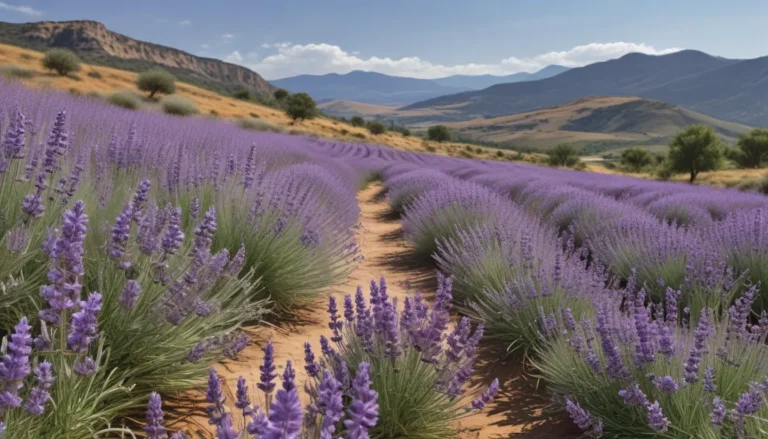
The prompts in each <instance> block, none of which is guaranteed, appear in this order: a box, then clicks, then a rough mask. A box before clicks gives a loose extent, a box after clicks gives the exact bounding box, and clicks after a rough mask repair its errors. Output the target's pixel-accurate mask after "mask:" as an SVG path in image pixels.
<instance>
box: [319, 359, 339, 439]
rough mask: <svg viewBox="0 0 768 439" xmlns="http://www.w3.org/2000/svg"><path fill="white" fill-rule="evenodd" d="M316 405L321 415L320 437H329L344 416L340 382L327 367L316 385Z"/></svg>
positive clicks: (329, 438)
mask: <svg viewBox="0 0 768 439" xmlns="http://www.w3.org/2000/svg"><path fill="white" fill-rule="evenodd" d="M317 407H318V409H319V410H320V413H321V414H322V415H323V425H322V427H321V431H320V437H321V438H323V439H325V438H328V439H331V438H332V437H333V433H334V432H335V431H336V423H337V422H339V420H341V418H342V416H344V404H343V402H342V392H341V383H340V382H338V381H337V380H336V379H335V378H334V377H333V374H332V373H331V372H330V371H329V370H328V369H325V370H323V379H322V381H320V386H319V387H318V393H317Z"/></svg>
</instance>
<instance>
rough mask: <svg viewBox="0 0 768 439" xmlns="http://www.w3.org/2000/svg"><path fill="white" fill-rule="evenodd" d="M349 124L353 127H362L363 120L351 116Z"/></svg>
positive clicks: (363, 124)
mask: <svg viewBox="0 0 768 439" xmlns="http://www.w3.org/2000/svg"><path fill="white" fill-rule="evenodd" d="M349 123H351V124H352V126H353V127H364V126H365V119H363V118H362V117H360V116H352V118H351V119H349Z"/></svg>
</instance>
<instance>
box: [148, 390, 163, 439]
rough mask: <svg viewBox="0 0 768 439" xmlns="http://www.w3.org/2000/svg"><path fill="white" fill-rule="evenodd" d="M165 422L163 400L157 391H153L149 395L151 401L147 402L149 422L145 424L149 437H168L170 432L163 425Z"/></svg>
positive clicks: (151, 438)
mask: <svg viewBox="0 0 768 439" xmlns="http://www.w3.org/2000/svg"><path fill="white" fill-rule="evenodd" d="M164 422H165V421H164V419H163V401H162V399H160V395H159V394H158V393H157V392H152V394H151V395H149V403H148V404H147V424H146V425H145V426H144V431H146V432H147V439H165V438H167V437H168V434H167V433H166V430H165V427H164V426H163V423H164Z"/></svg>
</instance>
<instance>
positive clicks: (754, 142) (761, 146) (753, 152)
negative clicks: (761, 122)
mask: <svg viewBox="0 0 768 439" xmlns="http://www.w3.org/2000/svg"><path fill="white" fill-rule="evenodd" d="M738 146H739V151H740V152H741V154H740V155H739V157H738V158H739V159H740V160H738V161H739V163H740V164H742V165H743V166H745V167H747V168H759V167H761V166H762V165H763V163H764V162H765V161H766V160H767V159H768V129H764V128H755V129H753V130H752V131H750V132H749V133H748V134H744V135H742V136H741V137H739V143H738Z"/></svg>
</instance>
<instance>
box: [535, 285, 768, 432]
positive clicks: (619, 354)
mask: <svg viewBox="0 0 768 439" xmlns="http://www.w3.org/2000/svg"><path fill="white" fill-rule="evenodd" d="M673 293H674V292H673ZM709 293H710V294H711V295H717V294H719V291H717V290H716V289H715V290H712V291H710V292H709ZM619 300H620V299H619ZM750 302H751V296H750V294H746V295H745V296H743V297H742V298H740V299H739V300H738V301H737V302H736V304H735V305H734V307H733V308H731V311H730V315H725V313H724V312H723V310H719V309H710V308H704V309H702V310H701V311H700V312H699V313H698V314H694V313H693V312H691V314H690V315H691V318H690V322H689V319H687V318H686V317H684V316H683V312H682V307H678V306H677V305H676V304H674V303H670V304H668V305H667V308H666V313H665V312H660V313H654V315H655V317H653V318H652V316H651V313H649V311H648V309H647V308H646V302H645V295H644V294H643V292H642V291H640V292H639V293H636V294H634V295H631V296H629V297H628V299H627V308H628V309H629V312H628V313H625V312H621V311H619V309H620V306H619V305H620V304H619V303H618V300H608V299H604V300H603V301H601V302H599V303H598V304H597V305H596V317H595V318H594V319H591V320H586V321H584V322H580V323H577V322H574V321H572V320H570V319H566V318H560V317H556V318H557V321H556V322H557V325H556V330H557V331H558V332H561V333H563V334H565V335H563V336H560V337H557V338H556V339H554V340H553V341H552V342H551V343H550V344H549V345H548V346H545V347H544V348H542V350H541V351H540V353H539V357H540V358H539V359H538V360H536V361H535V365H536V367H537V368H538V369H539V370H540V371H541V376H542V378H543V379H544V380H546V381H547V382H548V383H549V387H550V388H551V389H553V391H555V392H556V393H557V395H558V396H559V398H560V400H561V401H564V404H563V405H565V406H566V407H565V408H566V410H567V411H568V412H569V413H570V415H571V417H572V418H573V419H574V421H575V422H576V423H577V424H579V425H580V426H581V427H582V429H583V430H591V432H592V433H593V435H596V436H599V435H600V434H601V433H602V432H603V431H604V433H605V436H606V437H633V438H639V437H658V436H659V435H663V437H668V438H675V439H688V438H693V437H695V438H726V437H727V438H735V437H760V436H761V435H763V432H765V428H766V421H765V419H766V417H768V407H766V405H765V404H762V403H760V402H758V403H756V404H754V405H749V404H748V401H753V400H756V401H762V400H763V398H764V397H763V396H762V395H761V392H760V388H759V387H758V385H757V384H756V383H757V381H759V380H763V379H764V377H765V376H766V374H768V351H767V350H766V348H765V346H764V343H765V333H762V334H761V333H760V332H759V331H758V332H757V333H752V334H749V332H750V331H747V330H746V329H745V330H743V332H742V330H740V329H736V328H746V327H750V326H751V324H750V320H749V318H748V316H749V308H750V305H751V303H750ZM686 315H687V314H686ZM729 319H730V322H729ZM747 405H749V408H747V407H746V406H747ZM734 407H735V408H734Z"/></svg>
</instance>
